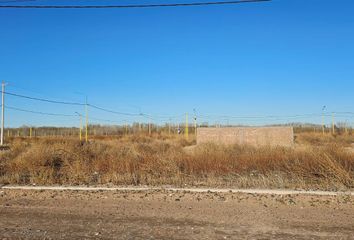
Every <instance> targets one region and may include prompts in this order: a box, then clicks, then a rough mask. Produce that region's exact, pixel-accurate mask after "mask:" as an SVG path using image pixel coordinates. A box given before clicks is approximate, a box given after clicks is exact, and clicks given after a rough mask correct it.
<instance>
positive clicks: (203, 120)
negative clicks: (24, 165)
mask: <svg viewBox="0 0 354 240" xmlns="http://www.w3.org/2000/svg"><path fill="white" fill-rule="evenodd" d="M3 95H4V99H5V104H4V110H5V116H6V118H5V119H6V123H11V121H12V119H13V117H12V115H13V112H20V113H22V114H24V115H22V116H25V117H22V118H21V121H22V124H21V125H18V126H11V124H7V125H6V124H5V133H4V134H5V136H7V137H38V136H77V134H78V130H80V136H81V135H82V134H83V132H85V133H86V131H87V132H88V135H94V136H101V135H103V136H104V135H105V136H111V135H123V134H136V133H139V134H141V133H146V134H153V133H161V132H166V133H169V134H183V133H188V132H189V133H191V134H193V133H196V128H197V127H233V126H281V125H282V126H284V125H285V126H293V127H295V128H296V130H297V131H314V132H331V133H333V134H335V133H350V134H351V133H352V129H353V122H354V120H353V119H354V112H350V111H348V112H335V111H333V112H327V111H325V110H324V109H323V111H322V112H318V113H308V114H294V115H253V116H241V115H240V116H232V115H212V114H202V113H197V111H196V110H195V109H194V110H193V113H192V114H188V113H180V114H177V115H164V114H160V115H157V114H151V113H146V112H143V111H141V110H140V109H141V108H140V107H138V109H139V111H138V112H127V111H119V110H116V109H110V108H107V107H103V106H98V105H96V104H92V103H89V102H87V100H86V102H77V101H62V100H54V99H50V98H39V97H35V96H29V95H23V94H20V93H17V92H12V91H3ZM11 98H16V99H23V100H26V101H31V102H33V104H34V105H32V107H33V108H31V109H29V108H24V107H22V106H21V107H18V106H12V105H8V104H6V102H7V100H8V99H11ZM38 103H45V104H49V105H50V106H51V108H50V109H53V110H52V111H44V110H43V111H42V110H41V109H40V105H39V104H38ZM58 105H61V106H64V107H65V109H66V112H57V111H55V109H56V106H58ZM69 109H70V110H69ZM80 109H81V111H80ZM67 111H71V113H67ZM94 111H95V113H94ZM80 112H81V113H80ZM102 113H105V114H108V115H109V116H110V117H107V118H103V117H96V116H101V115H102ZM28 114H31V115H38V116H41V122H42V124H41V125H38V124H37V125H33V124H29V123H28V118H29V117H27V116H28ZM49 118H51V119H52V118H55V119H60V120H59V122H60V123H61V125H62V126H54V125H53V126H51V124H45V122H46V121H47V120H48V119H49ZM314 119H316V120H317V121H313V120H314ZM17 122H19V121H17ZM73 123H74V124H73Z"/></svg>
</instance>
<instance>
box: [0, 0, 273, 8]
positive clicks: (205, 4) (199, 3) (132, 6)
mask: <svg viewBox="0 0 354 240" xmlns="http://www.w3.org/2000/svg"><path fill="white" fill-rule="evenodd" d="M270 1H271V0H239V1H213V2H192V3H163V4H136V5H0V8H41V9H45V8H47V9H48V8H54V9H85V8H90V9H94V8H96V9H97V8H101V9H103V8H158V7H191V6H210V5H233V4H242V3H257V2H270Z"/></svg>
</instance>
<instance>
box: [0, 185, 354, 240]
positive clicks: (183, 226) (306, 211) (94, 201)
mask: <svg viewBox="0 0 354 240" xmlns="http://www.w3.org/2000/svg"><path fill="white" fill-rule="evenodd" d="M0 239H336V240H337V239H354V197H353V196H349V195H340V196H311V195H307V196H303V195H284V196H280V195H272V194H245V193H231V192H230V193H211V192H206V193H189V192H170V191H161V190H160V191H159V190H152V191H148V192H145V191H144V192H143V191H141V192H139V191H136V192H124V191H123V192H122V191H111V192H108V191H89V192H79V191H38V190H37V191H35V190H9V189H2V190H1V191H0Z"/></svg>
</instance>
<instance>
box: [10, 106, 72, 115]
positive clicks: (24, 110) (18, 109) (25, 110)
mask: <svg viewBox="0 0 354 240" xmlns="http://www.w3.org/2000/svg"><path fill="white" fill-rule="evenodd" d="M5 109H11V110H15V111H20V112H27V113H34V114H40V115H47V116H58V117H76V115H73V114H62V113H48V112H39V111H32V110H27V109H22V108H17V107H10V106H5Z"/></svg>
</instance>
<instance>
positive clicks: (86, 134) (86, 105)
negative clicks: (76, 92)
mask: <svg viewBox="0 0 354 240" xmlns="http://www.w3.org/2000/svg"><path fill="white" fill-rule="evenodd" d="M85 112H86V131H85V141H86V142H88V104H87V97H86V104H85Z"/></svg>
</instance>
